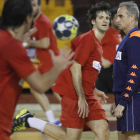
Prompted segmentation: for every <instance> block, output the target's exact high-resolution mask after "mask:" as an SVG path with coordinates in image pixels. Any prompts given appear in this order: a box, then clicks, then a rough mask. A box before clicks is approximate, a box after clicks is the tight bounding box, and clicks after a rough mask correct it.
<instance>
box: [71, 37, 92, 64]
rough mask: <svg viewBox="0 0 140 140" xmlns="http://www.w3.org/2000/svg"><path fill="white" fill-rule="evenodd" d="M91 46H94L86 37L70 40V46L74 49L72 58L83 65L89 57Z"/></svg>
mask: <svg viewBox="0 0 140 140" xmlns="http://www.w3.org/2000/svg"><path fill="white" fill-rule="evenodd" d="M77 42H78V43H77ZM91 47H92V48H94V44H93V41H92V42H91V40H90V39H87V38H81V39H79V40H76V39H75V40H74V42H73V41H72V44H71V48H72V49H73V50H74V51H75V55H74V59H75V60H76V61H77V62H78V63H79V64H81V65H82V66H84V65H85V63H86V61H87V60H88V58H89V54H90V53H91Z"/></svg>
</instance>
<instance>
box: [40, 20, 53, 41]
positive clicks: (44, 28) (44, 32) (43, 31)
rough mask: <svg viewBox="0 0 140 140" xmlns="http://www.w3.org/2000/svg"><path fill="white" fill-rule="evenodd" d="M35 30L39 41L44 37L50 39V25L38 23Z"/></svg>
mask: <svg viewBox="0 0 140 140" xmlns="http://www.w3.org/2000/svg"><path fill="white" fill-rule="evenodd" d="M37 29H38V31H37V32H38V36H39V39H42V38H44V37H48V38H50V37H51V33H50V32H51V31H52V27H51V25H50V24H49V23H48V24H46V23H45V22H39V23H38V24H37Z"/></svg>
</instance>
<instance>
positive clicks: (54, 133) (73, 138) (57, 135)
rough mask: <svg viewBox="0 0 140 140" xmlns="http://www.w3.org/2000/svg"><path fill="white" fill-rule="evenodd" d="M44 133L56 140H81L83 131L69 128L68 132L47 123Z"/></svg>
mask: <svg viewBox="0 0 140 140" xmlns="http://www.w3.org/2000/svg"><path fill="white" fill-rule="evenodd" d="M43 131H44V132H45V133H46V134H47V135H49V136H51V137H53V138H54V139H56V140H80V139H81V134H82V132H83V129H73V128H67V129H66V131H67V132H66V131H64V130H63V129H62V128H60V127H58V126H55V125H52V124H49V123H47V124H46V125H45V127H44V130H43Z"/></svg>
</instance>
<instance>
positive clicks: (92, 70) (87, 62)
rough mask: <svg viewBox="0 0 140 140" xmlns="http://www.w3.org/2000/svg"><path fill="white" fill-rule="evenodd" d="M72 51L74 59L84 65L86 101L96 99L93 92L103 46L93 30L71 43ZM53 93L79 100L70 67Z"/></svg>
mask: <svg viewBox="0 0 140 140" xmlns="http://www.w3.org/2000/svg"><path fill="white" fill-rule="evenodd" d="M71 49H72V50H73V51H75V56H74V59H75V60H77V62H78V63H79V64H81V65H82V84H83V89H84V93H85V97H86V99H95V97H94V96H93V90H94V88H95V85H96V78H97V76H98V74H99V71H100V68H101V55H102V46H101V43H100V42H99V41H98V40H97V38H96V37H95V35H94V32H93V30H90V31H89V32H87V33H85V34H83V35H81V36H79V37H77V38H76V39H74V40H73V41H72V43H71ZM52 89H53V91H55V92H57V93H59V94H60V95H64V96H67V97H69V98H71V99H78V96H77V93H76V91H75V89H74V86H73V82H72V76H71V72H70V67H69V68H67V69H66V70H65V71H64V72H63V73H62V76H61V80H59V81H58V82H57V83H56V85H55V86H53V87H52Z"/></svg>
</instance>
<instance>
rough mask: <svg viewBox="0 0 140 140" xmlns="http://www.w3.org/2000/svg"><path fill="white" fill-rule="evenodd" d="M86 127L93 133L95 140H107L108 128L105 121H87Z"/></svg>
mask: <svg viewBox="0 0 140 140" xmlns="http://www.w3.org/2000/svg"><path fill="white" fill-rule="evenodd" d="M86 125H87V126H88V127H89V128H90V129H91V130H92V131H93V132H94V133H95V140H109V134H110V132H109V128H108V124H107V121H106V120H94V121H89V122H87V123H86Z"/></svg>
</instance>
